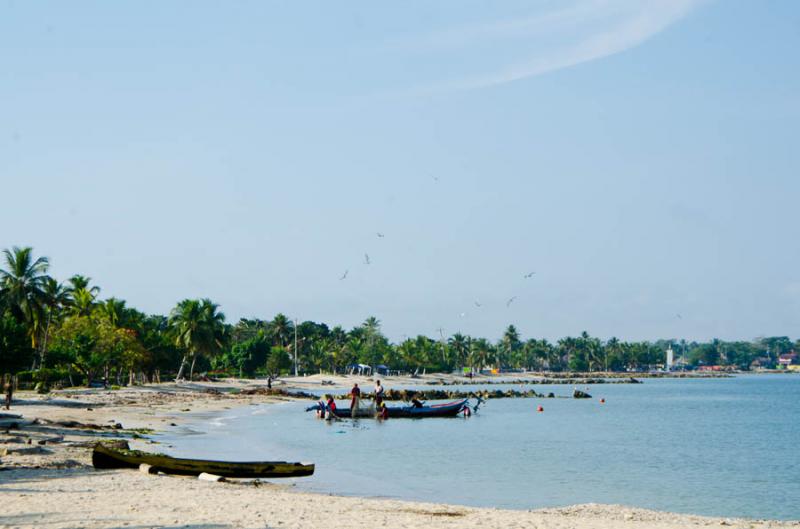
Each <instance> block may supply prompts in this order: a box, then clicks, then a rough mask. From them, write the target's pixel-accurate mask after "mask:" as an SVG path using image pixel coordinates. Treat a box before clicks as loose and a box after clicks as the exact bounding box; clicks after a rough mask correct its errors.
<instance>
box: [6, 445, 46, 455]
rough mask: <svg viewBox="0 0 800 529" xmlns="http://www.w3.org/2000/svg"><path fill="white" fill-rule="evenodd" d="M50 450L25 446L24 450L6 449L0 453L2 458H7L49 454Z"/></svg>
mask: <svg viewBox="0 0 800 529" xmlns="http://www.w3.org/2000/svg"><path fill="white" fill-rule="evenodd" d="M49 453H50V450H48V449H46V448H43V447H41V446H30V447H28V446H25V447H22V448H4V449H3V450H2V452H0V456H7V455H10V454H19V455H23V454H49Z"/></svg>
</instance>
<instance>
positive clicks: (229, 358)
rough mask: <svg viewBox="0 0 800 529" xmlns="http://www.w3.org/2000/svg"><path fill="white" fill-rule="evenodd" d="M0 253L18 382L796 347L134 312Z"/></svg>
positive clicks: (555, 363)
mask: <svg viewBox="0 0 800 529" xmlns="http://www.w3.org/2000/svg"><path fill="white" fill-rule="evenodd" d="M3 261H4V262H2V263H0V374H2V373H6V372H8V373H15V374H17V378H18V381H19V382H20V384H21V385H25V384H28V385H36V384H38V385H39V386H40V387H45V388H46V387H47V386H49V385H53V384H59V385H83V384H91V383H92V382H95V381H98V380H99V381H104V382H105V383H106V384H108V385H112V384H113V385H123V384H134V383H141V382H149V381H160V380H161V379H163V378H165V377H170V378H171V377H177V378H190V379H191V378H192V377H194V376H195V375H196V374H197V373H209V372H211V373H218V374H228V375H235V376H243V377H253V376H266V375H272V376H276V375H279V374H281V373H287V372H289V371H291V370H293V368H294V357H295V348H296V357H297V365H298V370H299V372H300V373H317V372H323V371H327V372H334V371H342V370H344V369H346V368H347V366H350V365H352V364H366V365H369V366H379V365H380V366H385V368H387V369H389V370H391V371H403V372H407V373H408V372H411V373H413V372H422V371H426V370H427V371H431V372H450V371H453V370H462V369H463V368H471V369H472V370H474V371H479V370H482V369H486V368H494V369H503V370H522V369H525V370H537V371H552V372H569V371H575V372H593V371H638V370H646V369H652V368H654V367H657V366H661V365H663V364H664V362H665V351H666V350H667V349H668V348H672V349H673V351H674V354H675V358H676V360H678V361H679V364H680V365H682V366H685V367H689V368H691V367H696V366H704V365H705V366H712V365H719V366H725V367H730V368H736V369H745V370H746V369H750V368H751V366H756V365H758V366H761V367H768V368H769V367H774V366H775V365H776V363H777V358H778V356H779V355H781V354H784V353H788V352H791V351H792V350H795V349H800V343H798V342H792V341H791V340H790V339H789V338H788V337H770V338H758V339H756V340H753V341H737V342H725V341H722V340H716V339H715V340H712V341H710V342H706V343H697V342H686V341H684V340H658V341H655V342H626V341H621V340H618V339H616V338H611V339H609V340H606V341H603V340H601V339H599V338H596V337H592V336H589V335H588V334H587V333H583V334H581V335H580V336H577V337H566V338H562V339H561V340H558V341H557V342H555V343H551V342H549V341H547V340H545V339H533V338H532V339H528V340H523V339H522V338H521V337H520V336H519V333H518V332H517V330H516V329H515V327H514V326H513V325H510V326H509V327H508V328H507V329H506V330H505V332H504V333H503V335H502V337H501V338H500V340H498V341H496V342H493V341H491V340H488V339H486V338H476V337H471V336H466V335H463V334H454V335H452V336H450V337H449V338H446V339H445V338H442V339H440V340H435V339H432V338H430V337H427V336H422V335H419V336H417V337H415V338H408V339H406V340H404V341H402V342H400V343H391V342H390V341H389V340H388V339H387V338H386V337H385V336H384V335H383V334H382V333H381V329H380V322H379V321H378V320H377V319H376V318H374V317H370V318H367V319H366V321H365V322H364V323H363V324H362V325H360V326H358V327H355V328H353V329H350V330H345V329H343V328H342V327H339V326H336V327H333V328H330V327H328V326H327V325H325V324H324V323H316V322H312V321H304V322H301V323H299V324H297V326H296V329H295V323H294V322H292V321H291V320H290V319H289V318H287V317H286V316H285V315H283V314H278V315H276V316H275V317H273V318H272V319H271V320H261V319H241V320H239V321H238V322H236V323H235V324H230V323H227V322H226V320H225V316H224V314H223V313H222V312H220V309H219V306H218V305H217V304H216V303H213V302H212V301H211V300H209V299H185V300H183V301H180V302H179V303H178V304H177V305H176V306H175V308H174V309H173V310H172V311H171V312H170V314H169V315H159V314H149V315H148V314H144V313H143V312H141V311H138V310H136V309H135V308H132V307H129V306H127V305H126V303H125V301H124V300H121V299H116V298H113V297H111V298H106V299H102V298H101V296H100V292H101V291H100V288H99V287H98V286H96V285H94V284H92V281H91V279H90V278H88V277H84V276H81V275H73V276H72V277H70V278H68V279H67V280H66V281H65V282H59V281H58V280H57V279H55V278H53V277H51V276H49V275H48V271H49V260H48V259H47V258H45V257H39V258H35V257H34V255H33V251H32V249H31V248H16V247H15V248H13V249H10V250H5V251H4V259H3Z"/></svg>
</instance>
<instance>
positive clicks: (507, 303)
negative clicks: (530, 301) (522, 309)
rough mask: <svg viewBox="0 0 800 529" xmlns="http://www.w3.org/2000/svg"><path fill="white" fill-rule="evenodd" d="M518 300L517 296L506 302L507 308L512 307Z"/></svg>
mask: <svg viewBox="0 0 800 529" xmlns="http://www.w3.org/2000/svg"><path fill="white" fill-rule="evenodd" d="M515 299H517V296H512V297H511V298H510V299H509V300H508V301H506V307H510V306H511V304H512V303H514V300H515Z"/></svg>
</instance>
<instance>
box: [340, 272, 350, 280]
mask: <svg viewBox="0 0 800 529" xmlns="http://www.w3.org/2000/svg"><path fill="white" fill-rule="evenodd" d="M349 271H350V270H345V271H344V274H342V277H340V278H339V281H343V280H345V279H347V273H348V272H349Z"/></svg>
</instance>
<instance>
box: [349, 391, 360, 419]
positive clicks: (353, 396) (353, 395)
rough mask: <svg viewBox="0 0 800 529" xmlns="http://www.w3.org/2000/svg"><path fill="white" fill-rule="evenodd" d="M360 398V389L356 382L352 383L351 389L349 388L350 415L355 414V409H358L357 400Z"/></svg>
mask: <svg viewBox="0 0 800 529" xmlns="http://www.w3.org/2000/svg"><path fill="white" fill-rule="evenodd" d="M359 400H361V390H360V389H359V387H358V384H357V383H356V384H353V389H351V390H350V417H355V416H356V410H357V409H358V401H359Z"/></svg>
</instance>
